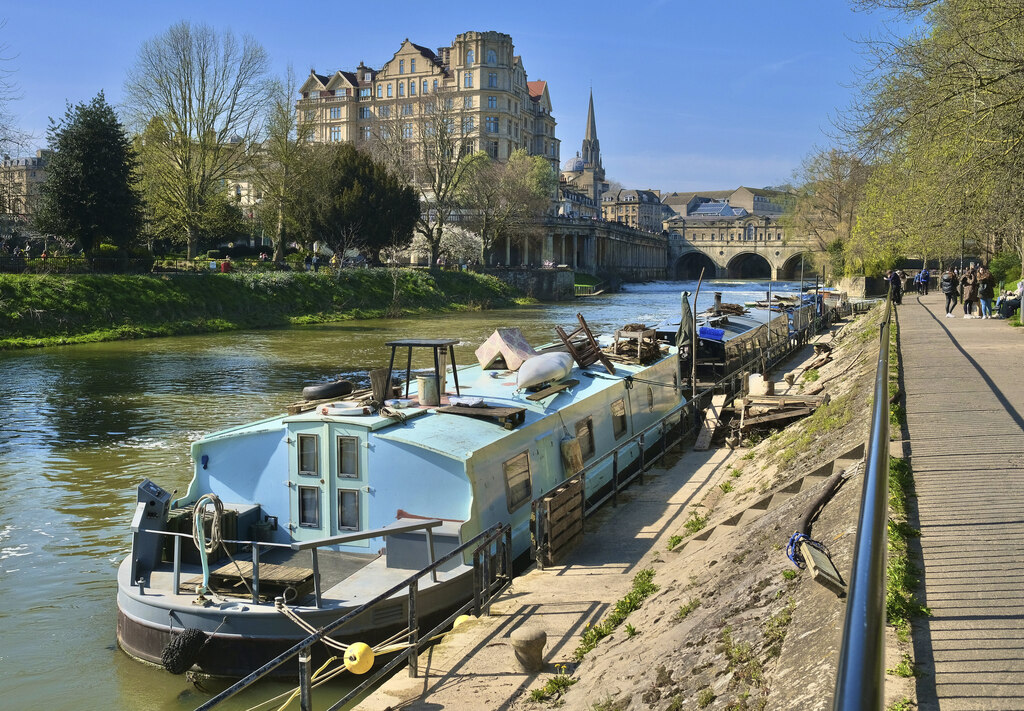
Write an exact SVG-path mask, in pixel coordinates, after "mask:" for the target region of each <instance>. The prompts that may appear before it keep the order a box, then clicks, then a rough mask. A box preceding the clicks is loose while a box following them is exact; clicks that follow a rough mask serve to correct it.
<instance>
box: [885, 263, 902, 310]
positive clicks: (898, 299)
mask: <svg viewBox="0 0 1024 711" xmlns="http://www.w3.org/2000/svg"><path fill="white" fill-rule="evenodd" d="M885 280H886V281H887V282H889V291H890V293H891V294H892V302H893V303H894V304H896V305H897V306H898V305H900V304H902V303H903V279H901V278H900V274H899V272H894V271H893V270H892V269H890V270H889V271H887V272H886V273H885Z"/></svg>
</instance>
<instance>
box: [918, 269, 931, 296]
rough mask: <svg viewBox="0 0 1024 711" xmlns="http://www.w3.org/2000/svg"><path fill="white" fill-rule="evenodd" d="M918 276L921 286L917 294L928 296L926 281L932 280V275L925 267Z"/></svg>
mask: <svg viewBox="0 0 1024 711" xmlns="http://www.w3.org/2000/svg"><path fill="white" fill-rule="evenodd" d="M918 276H919V277H921V285H920V287H919V290H918V292H917V293H919V294H922V293H923V294H924V295H925V296H928V280H929V279H931V278H932V273H931V272H930V271H928V267H925V268H924V269H922V270H921V272H920V273H919V274H918Z"/></svg>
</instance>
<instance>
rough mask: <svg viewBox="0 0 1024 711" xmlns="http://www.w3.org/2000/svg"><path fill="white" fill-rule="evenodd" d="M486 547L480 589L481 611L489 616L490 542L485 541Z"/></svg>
mask: <svg viewBox="0 0 1024 711" xmlns="http://www.w3.org/2000/svg"><path fill="white" fill-rule="evenodd" d="M486 546H487V547H486V548H484V554H483V566H482V577H483V583H484V584H483V585H482V586H481V590H482V592H483V601H482V602H483V612H484V616H486V617H490V616H491V544H490V541H488V542H487V544H486Z"/></svg>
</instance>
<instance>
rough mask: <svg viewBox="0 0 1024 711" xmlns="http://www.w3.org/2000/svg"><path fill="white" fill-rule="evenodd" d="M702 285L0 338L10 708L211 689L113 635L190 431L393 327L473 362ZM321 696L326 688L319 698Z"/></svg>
mask: <svg viewBox="0 0 1024 711" xmlns="http://www.w3.org/2000/svg"><path fill="white" fill-rule="evenodd" d="M695 286H696V285H695V284H694V283H692V282H655V283H649V284H643V285H627V287H626V290H625V291H623V292H622V293H620V294H612V295H602V296H596V297H590V298H587V299H578V300H576V301H572V302H568V303H563V304H545V305H540V306H534V307H528V308H522V309H515V310H496V311H485V312H475V313H465V314H455V315H453V314H445V315H440V316H425V317H418V318H415V319H394V320H375V321H349V322H343V323H337V324H328V325H320V326H315V327H302V328H292V329H288V330H277V331H250V332H239V333H228V334H215V335H201V336H193V337H182V338H165V339H152V340H142V341H129V342H116V343H101V344H90V345H80V346H68V347H55V348H46V349H37V350H28V351H17V352H0V492H2V495H0V641H2V645H0V700H2V701H0V706H2V707H3V708H9V709H22V708H37V709H47V710H48V711H58V710H60V709H112V710H115V711H116V710H118V709H125V710H128V709H131V710H139V711H150V710H153V711H156V710H173V711H180V710H183V709H193V708H195V707H196V706H197V705H199V704H201V703H203V702H204V701H205V700H206V698H208V693H207V691H208V690H203V689H197V688H195V687H194V686H193V685H192V684H191V683H190V682H189V681H188V680H187V679H186V678H185V677H184V676H172V675H170V674H168V673H166V672H164V671H163V670H161V669H157V668H154V667H149V666H146V665H143V664H141V663H139V662H136V661H133V660H132V659H130V658H129V657H128V656H127V655H125V654H124V653H123V652H121V651H120V650H119V649H118V648H117V645H116V642H115V623H116V610H117V606H116V599H115V596H116V584H115V571H116V568H117V565H118V563H119V562H120V561H121V560H122V559H123V558H124V557H125V556H126V555H127V554H128V552H129V546H130V531H129V525H130V522H131V515H132V513H133V510H134V502H135V489H136V486H137V485H138V483H139V482H140V481H141V480H142V479H143V478H146V477H148V478H151V479H153V480H154V481H156V482H157V483H159V484H160V485H162V486H163V487H165V488H167V489H178V490H179V491H184V490H185V488H186V487H187V485H188V482H189V479H190V476H189V461H188V444H189V442H191V441H193V440H194V439H196V438H197V437H199V436H200V435H201V434H202V433H205V432H209V431H211V430H218V429H222V428H224V427H228V426H231V425H235V424H240V423H243V422H246V421H249V420H254V419H258V418H261V417H265V416H268V415H272V414H274V413H277V412H280V411H282V410H283V409H284V407H285V406H286V405H287V404H288V403H290V402H293V401H295V400H297V399H299V397H298V396H299V393H300V391H301V389H302V387H303V386H304V385H308V384H310V383H314V382H318V381H326V380H331V379H335V378H337V377H353V378H356V379H360V378H364V379H365V374H366V373H367V371H369V370H371V369H373V368H378V367H383V366H386V365H387V358H388V355H389V353H390V349H386V348H385V347H384V343H385V341H389V340H393V339H398V338H414V337H420V338H442V337H443V338H458V339H460V346H459V347H457V348H456V357H457V358H458V360H459V362H460V363H463V364H464V363H469V362H471V361H472V359H473V350H474V349H475V348H476V347H477V346H478V345H479V344H480V343H481V342H482V341H483V340H484V339H485V338H486V337H487V336H488V335H490V333H491V332H492V331H493V330H494V329H495V328H496V327H498V326H518V327H520V328H522V329H523V332H524V333H525V334H526V336H527V338H528V340H530V341H531V342H533V343H542V342H548V341H551V340H554V338H555V334H554V330H553V327H554V326H555V325H562V326H563V327H565V326H573V325H575V323H576V313H577V312H582V313H583V315H584V317H585V318H586V319H587V321H588V323H589V324H590V325H591V327H592V329H593V330H594V331H595V333H596V332H607V331H609V330H610V329H613V328H616V327H621V326H622V325H624V324H626V323H636V322H643V323H647V324H648V325H653V324H656V323H658V322H659V321H661V320H662V319H664V318H665V317H668V316H670V315H675V314H677V313H678V311H679V293H680V290H681V289H688V290H690V291H691V292H692V291H694V287H695ZM796 287H797V285H795V284H792V283H788V284H787V283H781V284H780V283H776V284H774V285H773V288H774V289H775V290H776V291H778V292H779V293H795V292H796ZM767 288H768V285H767V283H764V282H712V283H711V284H707V283H705V284H704V286H703V288H702V291H701V295H700V303H699V304H698V308H700V309H703V308H705V307H706V306H709V305H710V304H711V302H712V298H713V297H712V292H713V291H715V290H718V291H723V292H724V297H723V298H724V300H725V301H727V302H734V303H743V302H744V301H751V300H755V299H761V298H764V295H765V291H766V289H767ZM414 365H415V362H414ZM423 365H426V363H424V364H423ZM401 673H404V672H401ZM209 686H210V687H211V688H213V690H217V689H216V685H215V684H213V683H211V684H209ZM284 688H285V687H284V686H283V685H282V684H280V683H276V682H275V683H267V684H264V685H262V686H258V687H256V689H255V690H254V691H253V692H252V693H249V694H247V695H245V696H244V697H236V698H235V699H232V700H231V701H229V702H227V703H226V704H224V705H223V706H222V707H221V708H225V709H235V710H239V709H248V708H250V707H251V706H253V705H255V704H256V703H258V702H260V701H263V700H264V699H266V698H267V697H269V696H272V695H274V694H276V693H279V692H280V691H282V690H283V689H284ZM328 696H330V694H329V693H326V692H325V693H319V692H318V695H317V697H316V698H317V699H318V708H319V707H321V705H322V707H323V708H326V707H327V706H329V705H330V703H329V700H328V698H327V697H328ZM335 698H336V696H335ZM292 708H297V702H296V703H295V704H294V705H293V706H292Z"/></svg>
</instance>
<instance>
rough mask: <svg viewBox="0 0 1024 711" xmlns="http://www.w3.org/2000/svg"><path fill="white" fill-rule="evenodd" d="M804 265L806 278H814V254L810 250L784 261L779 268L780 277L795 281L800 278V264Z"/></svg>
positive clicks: (784, 279)
mask: <svg viewBox="0 0 1024 711" xmlns="http://www.w3.org/2000/svg"><path fill="white" fill-rule="evenodd" d="M801 264H802V265H803V275H804V278H805V279H808V278H814V256H813V255H812V254H811V253H810V252H800V253H799V254H794V255H793V256H792V257H790V258H789V259H787V260H786V261H785V262H783V264H782V267H780V268H779V277H778V278H779V279H781V280H783V281H795V280H797V279H799V278H800V266H801Z"/></svg>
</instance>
